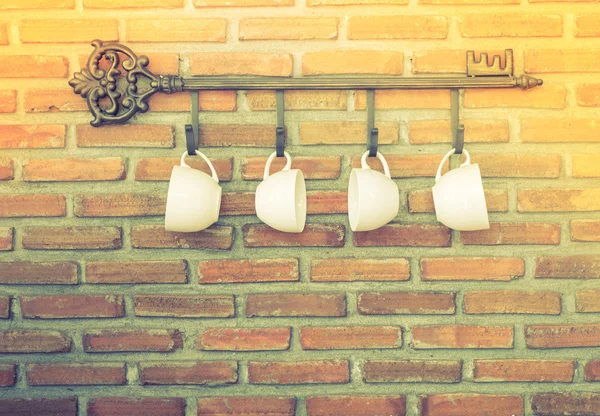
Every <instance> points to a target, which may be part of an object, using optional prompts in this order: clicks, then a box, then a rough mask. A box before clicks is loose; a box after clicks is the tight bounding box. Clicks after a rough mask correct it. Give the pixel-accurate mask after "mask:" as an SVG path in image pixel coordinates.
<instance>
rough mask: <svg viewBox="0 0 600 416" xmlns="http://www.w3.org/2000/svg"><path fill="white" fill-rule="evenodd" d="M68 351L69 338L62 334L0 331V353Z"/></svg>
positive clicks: (3, 408) (57, 332) (55, 332)
mask: <svg viewBox="0 0 600 416" xmlns="http://www.w3.org/2000/svg"><path fill="white" fill-rule="evenodd" d="M70 351H71V338H69V337H68V336H67V335H66V334H65V333H64V332H60V331H48V330H22V329H21V330H10V331H0V352H3V353H61V352H70ZM5 410H6V408H5V407H4V406H2V411H5ZM27 410H28V411H29V410H30V408H29V407H28V408H27ZM9 414H10V413H9ZM72 414H75V413H72Z"/></svg>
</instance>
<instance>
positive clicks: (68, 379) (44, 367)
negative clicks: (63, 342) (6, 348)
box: [27, 363, 127, 386]
mask: <svg viewBox="0 0 600 416" xmlns="http://www.w3.org/2000/svg"><path fill="white" fill-rule="evenodd" d="M126 371H127V370H126V367H125V363H36V364H28V365H27V384H28V385H30V386H67V385H76V386H89V385H124V384H127V377H126Z"/></svg>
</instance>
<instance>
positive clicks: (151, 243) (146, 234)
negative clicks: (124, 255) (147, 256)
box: [131, 225, 233, 250]
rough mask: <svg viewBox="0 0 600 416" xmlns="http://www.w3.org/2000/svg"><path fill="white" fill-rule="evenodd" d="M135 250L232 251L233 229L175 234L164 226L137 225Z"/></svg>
mask: <svg viewBox="0 0 600 416" xmlns="http://www.w3.org/2000/svg"><path fill="white" fill-rule="evenodd" d="M131 245H132V247H134V248H177V249H183V248H187V249H200V248H203V249H213V250H230V249H231V246H232V245H233V227H230V226H224V225H213V226H211V227H210V228H207V229H206V230H204V231H198V232H193V233H175V232H170V231H166V230H165V227H164V226H163V225H136V226H134V227H133V228H132V230H131Z"/></svg>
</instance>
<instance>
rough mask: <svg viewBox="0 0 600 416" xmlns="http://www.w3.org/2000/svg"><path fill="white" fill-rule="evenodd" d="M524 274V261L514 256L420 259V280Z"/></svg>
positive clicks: (501, 278) (503, 277)
mask: <svg viewBox="0 0 600 416" xmlns="http://www.w3.org/2000/svg"><path fill="white" fill-rule="evenodd" d="M524 274H525V262H524V261H523V259H520V258H514V257H492V258H485V257H439V258H422V259H421V280H423V281H452V280H495V281H510V280H511V279H513V278H515V277H521V276H523V275H524Z"/></svg>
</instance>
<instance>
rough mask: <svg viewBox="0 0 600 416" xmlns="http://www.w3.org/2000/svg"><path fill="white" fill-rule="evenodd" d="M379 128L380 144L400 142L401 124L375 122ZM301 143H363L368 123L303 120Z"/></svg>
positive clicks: (301, 123) (301, 124)
mask: <svg viewBox="0 0 600 416" xmlns="http://www.w3.org/2000/svg"><path fill="white" fill-rule="evenodd" d="M375 127H377V128H379V144H393V143H398V137H399V135H400V124H399V123H396V122H391V121H384V122H379V123H375ZM299 128H300V144H311V145H312V144H363V143H364V141H365V137H366V136H367V123H366V122H362V121H301V122H300V123H299Z"/></svg>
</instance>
